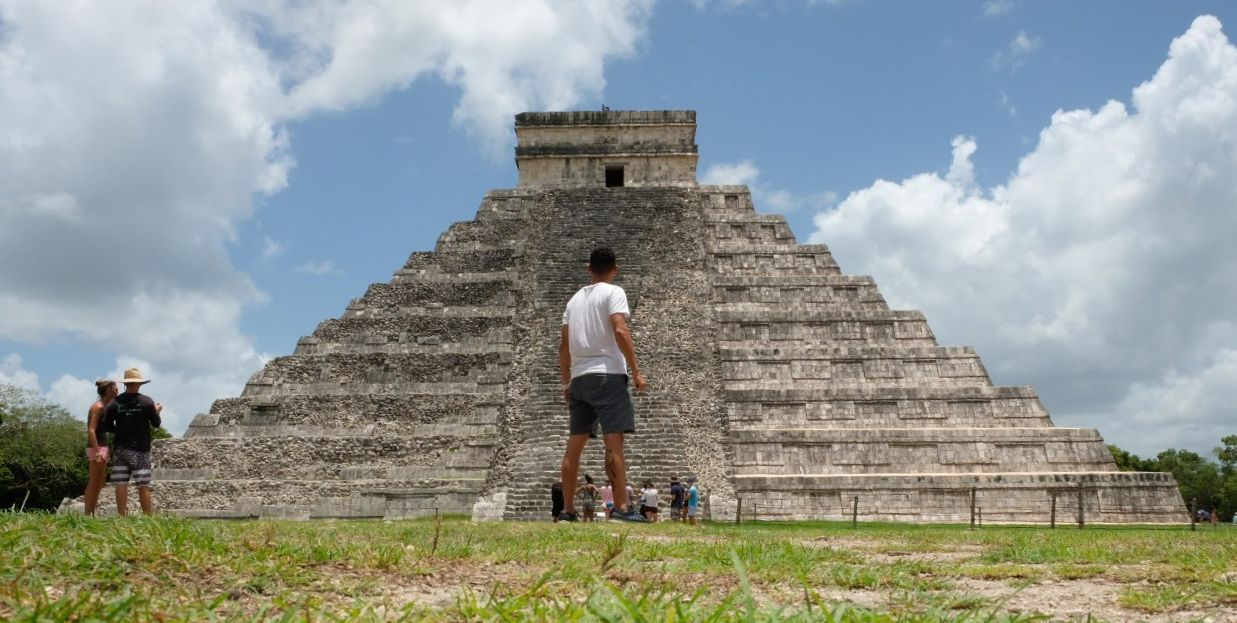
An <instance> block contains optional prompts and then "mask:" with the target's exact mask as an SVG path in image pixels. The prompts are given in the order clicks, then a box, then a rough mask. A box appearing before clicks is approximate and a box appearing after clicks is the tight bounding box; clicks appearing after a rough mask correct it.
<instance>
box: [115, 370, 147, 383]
mask: <svg viewBox="0 0 1237 623" xmlns="http://www.w3.org/2000/svg"><path fill="white" fill-rule="evenodd" d="M149 382H150V379H144V378H142V371H141V370H138V369H137V368H129V369H128V370H125V379H124V380H123V381H121V383H124V384H125V385H133V384H137V385H142V384H144V383H149Z"/></svg>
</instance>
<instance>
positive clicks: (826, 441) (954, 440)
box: [729, 428, 1116, 475]
mask: <svg viewBox="0 0 1237 623" xmlns="http://www.w3.org/2000/svg"><path fill="white" fill-rule="evenodd" d="M729 438H730V441H731V443H732V446H733V449H734V465H735V474H739V475H753V474H795V473H812V474H862V473H920V472H937V473H951V472H984V473H995V472H1009V471H1058V470H1061V471H1072V470H1082V471H1115V470H1116V466H1115V465H1114V464H1113V461H1112V454H1111V453H1110V452H1109V451H1108V447H1107V446H1105V445H1104V440H1103V439H1102V438H1101V437H1100V435H1099V433H1098V432H1096V431H1095V430H1093V429H1077V428H1048V429H1045V428H887V429H849V430H848V429H833V428H790V429H786V428H782V429H763V430H761V429H740V430H732V431H731V433H730V436H729Z"/></svg>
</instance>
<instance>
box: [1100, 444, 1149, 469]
mask: <svg viewBox="0 0 1237 623" xmlns="http://www.w3.org/2000/svg"><path fill="white" fill-rule="evenodd" d="M1108 451H1109V452H1111V453H1112V459H1113V460H1114V461H1116V462H1117V469H1119V470H1121V471H1123V472H1158V471H1160V468H1159V466H1158V465H1156V462H1155V459H1144V458H1142V457H1140V456H1138V455H1137V454H1134V453H1132V452H1130V451H1129V450H1124V449H1122V448H1119V447H1117V446H1114V445H1112V444H1108Z"/></svg>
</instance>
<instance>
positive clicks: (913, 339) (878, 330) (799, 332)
mask: <svg viewBox="0 0 1237 623" xmlns="http://www.w3.org/2000/svg"><path fill="white" fill-rule="evenodd" d="M715 319H716V320H717V322H718V340H719V341H720V344H719V346H721V347H722V348H734V347H740V348H742V347H757V346H768V347H783V346H795V345H798V346H809V345H811V346H816V345H823V346H847V345H850V344H853V343H854V342H867V343H869V345H877V344H885V345H893V344H898V345H901V346H906V347H918V346H936V345H937V344H936V338H935V337H934V336H933V335H932V329H930V328H929V327H928V323H927V321H926V320H925V319H924V317H923V314H922V313H921V312H918V311H885V310H867V311H853V310H837V309H829V308H827V307H820V308H811V309H776V308H761V307H758V306H755V305H750V304H749V305H744V306H741V307H731V306H728V307H727V308H725V309H719V310H717V311H716V312H715Z"/></svg>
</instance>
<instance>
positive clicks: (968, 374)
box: [719, 346, 990, 389]
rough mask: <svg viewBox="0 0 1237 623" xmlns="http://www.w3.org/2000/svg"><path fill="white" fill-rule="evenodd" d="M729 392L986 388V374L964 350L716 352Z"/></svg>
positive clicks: (732, 349)
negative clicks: (941, 386)
mask: <svg viewBox="0 0 1237 623" xmlns="http://www.w3.org/2000/svg"><path fill="white" fill-rule="evenodd" d="M719 353H720V356H721V359H722V361H721V371H722V378H723V379H724V380H725V381H726V386H727V387H728V388H730V389H742V388H745V387H757V386H759V387H773V386H779V385H787V384H793V385H794V386H796V387H801V388H809V387H821V388H836V387H841V386H865V385H870V386H878V385H880V386H918V385H931V384H944V385H973V384H979V385H987V384H990V382H989V380H988V374H987V371H986V370H985V369H984V366H983V362H981V361H980V359H979V356H978V355H977V354H975V352H974V350H971V349H966V348H953V349H950V348H945V347H921V348H894V347H880V346H877V347H849V348H847V347H842V348H803V347H790V348H768V347H764V348H728V347H727V348H722V349H720V351H719Z"/></svg>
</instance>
